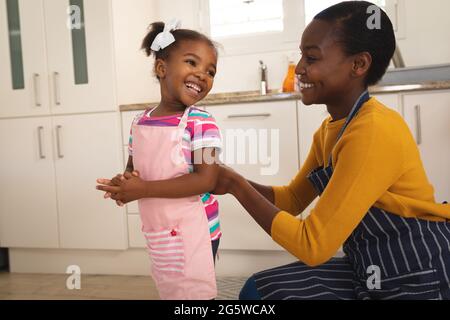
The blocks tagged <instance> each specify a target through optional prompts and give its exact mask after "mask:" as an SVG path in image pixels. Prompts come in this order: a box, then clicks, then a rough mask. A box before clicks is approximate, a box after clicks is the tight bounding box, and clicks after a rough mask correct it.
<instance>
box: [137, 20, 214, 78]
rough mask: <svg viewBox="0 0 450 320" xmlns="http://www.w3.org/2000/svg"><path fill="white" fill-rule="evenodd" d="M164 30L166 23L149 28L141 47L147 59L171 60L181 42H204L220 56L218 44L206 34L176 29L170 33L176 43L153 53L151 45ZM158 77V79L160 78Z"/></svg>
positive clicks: (155, 23) (152, 25) (154, 24)
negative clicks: (173, 52)
mask: <svg viewBox="0 0 450 320" xmlns="http://www.w3.org/2000/svg"><path fill="white" fill-rule="evenodd" d="M163 30H164V22H160V21H158V22H154V23H152V24H150V26H149V27H148V33H147V35H146V36H145V38H144V40H143V41H142V45H141V49H142V50H144V51H145V53H146V55H147V57H148V56H150V55H152V54H153V56H154V58H155V60H156V59H162V60H167V59H168V58H169V55H170V53H171V52H172V51H173V50H174V49H175V48H177V47H178V45H179V44H180V42H182V41H204V42H205V43H206V44H208V45H210V46H211V47H212V48H213V49H214V51H215V52H216V55H218V51H217V47H216V43H214V42H213V41H212V40H211V39H209V38H208V37H207V36H205V35H204V34H201V33H200V32H197V31H195V30H189V29H176V30H172V31H170V32H171V33H172V35H173V36H174V38H175V42H173V43H172V44H170V45H169V46H167V47H165V48H164V49H160V50H159V51H153V50H152V49H151V45H152V43H153V41H154V40H155V38H156V36H157V35H158V34H159V33H160V32H163ZM156 77H157V78H158V76H156Z"/></svg>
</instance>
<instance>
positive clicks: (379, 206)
mask: <svg viewBox="0 0 450 320" xmlns="http://www.w3.org/2000/svg"><path fill="white" fill-rule="evenodd" d="M369 7H370V8H369ZM373 8H374V7H373V4H372V3H369V2H365V1H346V2H342V3H339V4H337V5H335V6H332V7H330V8H328V9H325V10H324V11H322V12H321V13H319V14H318V15H316V17H315V18H314V20H313V21H312V22H311V23H310V24H309V25H308V26H307V28H306V29H305V31H304V33H303V36H302V39H301V44H300V50H301V51H302V58H301V60H300V62H299V63H298V65H297V68H296V73H297V75H298V77H299V80H300V83H301V93H302V101H303V103H304V104H306V105H311V104H326V106H327V109H328V112H329V113H330V115H331V117H329V118H328V119H326V120H325V121H324V122H323V123H322V125H321V127H320V128H319V129H318V130H317V132H316V133H315V135H314V139H313V144H312V147H311V150H310V153H309V156H308V157H307V160H306V161H305V163H304V164H303V166H302V167H301V169H300V171H299V173H298V174H297V176H296V177H295V178H294V179H293V180H292V181H291V183H290V184H289V185H287V186H280V187H272V186H263V185H259V184H257V183H254V182H251V181H247V180H245V179H244V178H243V177H241V176H240V175H238V174H237V173H236V172H234V171H232V170H231V169H229V168H227V167H221V172H220V177H219V184H218V186H217V187H216V189H215V191H214V192H213V193H215V194H223V193H231V194H233V195H234V196H235V197H236V198H237V199H238V200H239V201H240V203H241V204H242V205H243V206H244V207H245V208H246V209H247V211H248V212H249V213H250V214H251V215H252V217H253V218H254V219H255V220H256V221H257V222H258V223H259V224H260V225H261V227H262V228H264V230H265V231H266V232H267V233H268V234H269V235H271V237H272V238H273V240H274V241H276V242H277V243H279V244H280V245H281V246H283V247H284V248H285V249H286V250H288V251H289V252H290V253H292V254H293V255H295V256H296V257H297V258H298V259H299V260H300V262H296V263H293V264H290V265H286V266H282V267H278V268H274V269H271V270H265V271H262V272H258V273H256V274H254V275H253V276H252V277H251V278H250V279H248V281H247V282H246V284H245V286H244V288H243V289H242V291H241V294H240V298H241V299H450V225H449V223H448V220H447V219H449V218H450V205H448V204H438V203H436V202H435V199H434V194H433V187H432V186H431V185H430V183H429V181H428V179H427V177H426V174H425V171H424V168H423V165H422V162H421V159H420V155H419V151H418V148H417V146H416V144H415V142H414V139H413V137H412V135H411V133H410V131H409V129H408V127H407V125H406V123H405V122H404V120H403V119H402V117H401V116H400V115H398V114H397V113H396V112H394V111H392V110H391V109H389V108H387V107H386V106H384V105H382V104H381V103H380V102H379V101H377V100H376V99H375V98H371V97H370V96H369V94H368V91H367V89H368V86H371V85H374V84H376V83H377V82H378V81H379V80H380V79H381V77H382V76H383V74H384V73H385V71H386V69H387V67H388V65H389V62H390V60H391V58H392V56H393V53H394V50H395V37H394V32H393V28H392V24H391V22H390V20H389V18H388V17H387V15H386V14H385V13H384V12H383V11H382V10H381V9H379V8H377V7H375V8H376V9H378V10H375V14H379V15H380V26H379V27H378V28H369V27H368V25H369V24H368V23H367V21H368V19H369V18H371V15H372V14H373V12H374V10H373ZM368 12H370V13H368ZM372 18H373V17H372ZM317 196H320V199H319V201H318V203H317V205H316V206H315V208H314V209H313V210H312V211H311V214H310V215H309V216H308V217H307V218H306V219H304V220H302V219H297V218H296V217H295V216H297V215H298V214H299V213H301V212H302V211H303V210H304V209H305V208H306V207H307V206H308V205H309V204H310V203H311V202H312V201H313V200H314V199H315V198H316V197H317ZM341 246H343V250H344V253H345V256H344V257H343V258H332V257H333V256H334V254H335V253H336V251H337V250H338V249H339V248H340V247H341Z"/></svg>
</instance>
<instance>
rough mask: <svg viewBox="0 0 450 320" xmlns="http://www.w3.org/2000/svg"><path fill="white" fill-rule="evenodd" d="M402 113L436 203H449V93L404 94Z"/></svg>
mask: <svg viewBox="0 0 450 320" xmlns="http://www.w3.org/2000/svg"><path fill="white" fill-rule="evenodd" d="M403 113H404V118H405V120H406V122H407V123H408V125H409V127H410V129H411V132H412V134H413V135H414V137H415V138H416V142H417V144H418V147H419V150H420V154H421V158H422V161H423V165H424V167H425V171H426V173H427V176H428V179H429V180H430V182H431V184H432V185H433V186H434V189H435V197H436V201H437V202H442V201H449V200H450V165H449V164H450V91H430V92H420V93H411V94H404V95H403Z"/></svg>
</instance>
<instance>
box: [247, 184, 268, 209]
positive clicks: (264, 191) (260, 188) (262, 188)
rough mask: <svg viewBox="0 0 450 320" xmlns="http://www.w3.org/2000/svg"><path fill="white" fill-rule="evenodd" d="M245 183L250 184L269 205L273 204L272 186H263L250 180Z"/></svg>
mask: <svg viewBox="0 0 450 320" xmlns="http://www.w3.org/2000/svg"><path fill="white" fill-rule="evenodd" d="M247 182H248V183H250V185H251V186H252V187H253V188H255V190H256V191H258V192H259V193H260V194H261V195H263V196H264V198H266V199H267V200H268V201H269V202H270V203H272V204H275V195H274V193H273V187H272V186H265V185H262V184H259V183H256V182H253V181H250V180H247Z"/></svg>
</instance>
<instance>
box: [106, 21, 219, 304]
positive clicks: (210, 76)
mask: <svg viewBox="0 0 450 320" xmlns="http://www.w3.org/2000/svg"><path fill="white" fill-rule="evenodd" d="M142 49H144V50H145V52H146V53H147V55H148V56H149V55H151V54H153V55H154V57H155V63H154V72H155V74H156V77H157V79H158V80H159V83H160V88H161V101H160V103H159V105H158V106H157V107H156V108H153V109H149V110H146V111H145V112H143V113H142V114H140V115H138V116H137V117H136V118H135V119H134V121H133V124H132V127H131V136H130V144H129V153H130V156H129V159H128V164H127V169H126V172H125V174H124V177H122V176H121V175H118V176H116V177H115V178H114V179H112V180H108V179H99V180H97V182H98V183H99V184H100V185H98V186H97V189H99V190H103V191H106V192H108V195H109V196H110V197H111V198H112V199H114V200H116V201H117V202H118V204H124V203H127V202H130V201H133V200H138V204H139V211H140V215H141V220H142V231H143V232H144V234H145V237H146V239H147V245H148V249H149V253H150V256H151V259H152V276H153V278H154V280H155V282H156V285H157V288H158V291H159V294H160V297H161V298H162V299H213V298H215V297H216V294H217V289H216V282H215V273H214V260H213V257H214V256H215V254H216V251H217V247H218V245H219V238H220V236H221V232H220V227H219V220H218V203H217V201H216V200H215V199H214V197H213V196H212V195H211V194H209V193H208V192H209V191H211V190H212V189H213V188H214V186H215V185H216V179H217V176H218V170H219V167H218V165H217V164H216V161H215V157H216V151H218V150H219V149H220V147H221V139H220V133H219V129H218V128H217V126H216V123H215V121H214V118H213V117H212V116H211V115H210V114H209V113H207V112H205V111H202V110H200V109H197V108H195V107H193V105H194V104H195V103H197V102H198V101H200V100H202V99H203V98H204V97H205V96H206V95H207V94H208V92H209V91H210V90H211V88H212V85H213V82H214V76H215V74H216V69H217V66H216V65H217V50H216V48H215V46H214V44H213V43H212V41H211V40H210V39H208V38H207V37H206V36H204V35H202V34H200V33H198V32H196V31H193V30H187V29H178V25H177V23H176V22H175V23H172V24H170V25H168V26H167V25H166V26H165V25H164V23H162V22H155V23H153V24H151V25H150V30H149V32H148V34H147V36H146V37H145V39H144V40H143V43H142ZM133 170H136V172H137V173H138V174H133V175H132V174H131V172H133ZM199 195H200V196H199Z"/></svg>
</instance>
